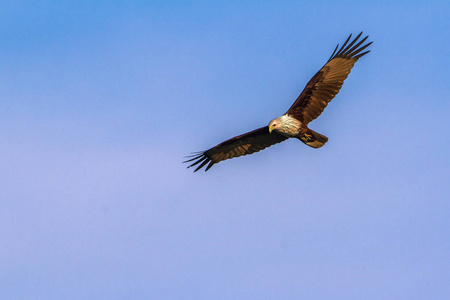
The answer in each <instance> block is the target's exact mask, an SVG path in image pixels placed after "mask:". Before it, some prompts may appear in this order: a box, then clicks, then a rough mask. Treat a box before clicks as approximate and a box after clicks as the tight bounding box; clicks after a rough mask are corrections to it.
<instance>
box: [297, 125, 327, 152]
mask: <svg viewBox="0 0 450 300" xmlns="http://www.w3.org/2000/svg"><path fill="white" fill-rule="evenodd" d="M297 138H298V139H299V140H300V141H302V142H303V143H305V144H306V145H308V146H310V147H313V148H320V147H322V146H323V145H325V143H326V142H327V141H328V138H327V137H326V136H324V135H322V134H320V133H318V132H315V131H314V130H311V129H309V128H305V130H302V131H301V133H300V134H299V135H298V136H297Z"/></svg>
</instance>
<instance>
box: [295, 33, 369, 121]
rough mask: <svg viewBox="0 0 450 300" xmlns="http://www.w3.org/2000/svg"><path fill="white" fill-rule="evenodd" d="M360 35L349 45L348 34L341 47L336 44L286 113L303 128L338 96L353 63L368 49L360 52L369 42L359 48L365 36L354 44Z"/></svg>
mask: <svg viewBox="0 0 450 300" xmlns="http://www.w3.org/2000/svg"><path fill="white" fill-rule="evenodd" d="M361 35H362V32H361V33H360V34H359V35H358V36H357V37H356V38H355V39H353V40H352V41H351V42H350V43H349V41H350V39H351V37H352V35H351V34H350V36H349V37H348V38H347V40H346V41H345V43H344V44H343V45H342V46H341V48H339V44H338V45H337V46H336V48H335V50H334V51H333V54H332V55H331V57H330V59H329V60H328V62H327V63H326V64H325V65H324V66H323V67H322V69H320V70H319V72H317V73H316V74H315V75H314V76H313V77H312V78H311V80H310V81H309V82H308V83H307V84H306V87H305V88H304V89H303V91H302V93H301V94H300V96H298V98H297V100H295V102H294V104H293V105H292V106H291V108H289V110H288V111H287V113H286V114H288V115H290V116H293V117H294V118H296V119H298V120H299V121H300V122H302V123H303V124H304V125H308V123H309V122H311V121H312V120H314V119H316V118H317V117H318V116H320V114H321V113H322V112H323V110H324V109H325V107H326V106H327V105H328V103H329V102H330V101H331V100H332V99H333V98H334V97H335V96H336V95H337V93H339V90H340V89H341V87H342V84H343V83H344V80H345V79H346V78H347V76H348V74H349V73H350V71H351V69H352V68H353V65H354V64H355V63H356V61H357V60H358V59H359V58H360V57H362V56H364V55H365V54H367V53H369V52H370V50H369V51H365V52H363V53H361V51H363V50H364V49H366V48H367V47H368V46H369V45H370V44H372V42H370V43H367V44H365V45H363V43H364V42H365V41H366V40H367V38H368V36H366V37H365V38H363V39H362V40H360V41H359V42H358V39H359V38H360V37H361ZM338 48H339V50H338ZM336 51H337V52H336ZM360 53H361V54H360Z"/></svg>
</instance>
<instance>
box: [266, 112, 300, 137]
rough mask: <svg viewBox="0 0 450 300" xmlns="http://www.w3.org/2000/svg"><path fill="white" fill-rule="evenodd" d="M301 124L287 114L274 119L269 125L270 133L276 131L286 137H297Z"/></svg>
mask: <svg viewBox="0 0 450 300" xmlns="http://www.w3.org/2000/svg"><path fill="white" fill-rule="evenodd" d="M300 127H301V123H300V121H298V120H297V119H295V118H293V117H291V116H289V115H287V114H285V115H282V116H281V117H278V118H276V119H273V120H272V121H270V123H269V132H270V133H272V131H274V130H275V131H276V132H278V133H281V134H282V135H285V136H289V137H292V136H296V135H297V134H298V132H299V130H300Z"/></svg>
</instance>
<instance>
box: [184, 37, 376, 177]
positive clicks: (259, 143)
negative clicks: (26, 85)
mask: <svg viewBox="0 0 450 300" xmlns="http://www.w3.org/2000/svg"><path fill="white" fill-rule="evenodd" d="M361 35H362V32H361V33H360V34H359V35H358V36H357V37H356V38H355V39H354V40H353V41H352V42H350V43H349V41H350V38H351V36H352V35H350V36H349V37H348V39H347V40H346V41H345V43H344V44H343V46H342V47H341V48H340V49H339V51H337V50H338V48H339V45H338V46H337V47H336V49H335V50H334V52H333V54H332V55H331V57H330V59H329V60H328V62H327V63H326V64H325V65H324V66H323V67H322V68H321V69H320V70H319V71H318V72H317V73H316V74H315V75H314V76H313V77H312V78H311V80H310V81H309V82H308V83H307V85H306V86H305V88H304V89H303V91H302V93H301V94H300V96H298V98H297V100H296V101H295V102H294V104H293V105H292V106H291V108H289V110H288V111H287V112H286V113H285V114H284V115H282V116H280V117H278V118H276V119H273V120H272V121H270V123H269V125H268V126H265V127H261V128H259V129H256V130H253V131H251V132H248V133H245V134H242V135H239V136H236V137H234V138H231V139H229V140H227V141H225V142H223V143H220V144H218V145H217V146H215V147H212V148H211V149H209V150H206V151H204V152H199V153H197V154H194V155H193V157H192V158H191V159H189V160H187V161H186V162H191V161H193V163H192V164H191V165H190V166H189V167H193V166H196V165H198V164H199V166H198V167H197V168H196V169H195V171H198V170H199V169H201V168H202V167H203V166H205V165H206V164H208V166H207V167H206V169H205V171H207V170H208V169H209V168H211V167H212V166H213V165H214V164H216V163H218V162H220V161H222V160H226V159H229V158H233V157H238V156H242V155H247V154H252V153H255V152H258V151H260V150H263V149H265V148H267V147H270V146H272V145H274V144H277V143H280V142H282V141H284V140H286V139H288V138H298V139H299V140H301V141H302V142H303V143H305V144H306V145H308V146H310V147H313V148H320V147H322V146H323V145H324V144H325V143H326V142H327V141H328V138H327V137H326V136H324V135H321V134H320V133H317V132H315V131H313V130H311V129H310V128H309V127H308V124H309V123H310V122H311V121H313V120H314V119H316V118H317V117H318V116H319V115H320V114H321V113H322V112H323V110H324V109H325V107H326V106H327V105H328V103H329V102H330V101H331V100H332V99H333V98H334V96H336V94H337V93H338V92H339V90H340V88H341V87H342V84H343V83H344V80H345V79H346V78H347V76H348V74H349V73H350V71H351V69H352V67H353V65H354V64H355V62H356V61H357V60H358V59H359V58H360V57H362V56H363V55H365V54H367V53H368V52H370V51H365V52H362V51H363V50H364V49H366V48H367V47H368V46H369V45H370V44H372V43H367V44H365V45H363V43H364V42H365V41H366V40H367V38H368V36H367V37H365V38H363V39H362V40H360V41H358V39H359V38H360V37H361ZM336 51H337V52H336ZM189 167H188V168H189ZM195 171H194V172H195Z"/></svg>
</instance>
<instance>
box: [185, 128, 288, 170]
mask: <svg viewBox="0 0 450 300" xmlns="http://www.w3.org/2000/svg"><path fill="white" fill-rule="evenodd" d="M286 139H287V137H285V136H284V135H281V134H279V133H277V132H274V131H272V133H270V132H269V127H267V126H265V127H261V128H259V129H256V130H253V131H250V132H247V133H244V134H242V135H239V136H236V137H234V138H231V139H229V140H226V141H225V142H223V143H220V144H219V145H217V146H215V147H212V148H211V149H209V150H206V151H204V152H199V153H196V154H194V155H192V156H191V157H192V158H191V159H189V160H187V161H185V163H186V162H192V161H193V163H192V164H191V165H189V167H188V168H190V167H193V166H195V165H198V164H200V165H199V166H198V167H197V168H196V169H195V171H194V172H197V171H198V170H200V169H201V168H203V167H204V166H205V165H206V164H207V163H209V164H208V166H207V167H206V169H205V171H208V170H209V168H211V167H212V166H213V165H214V164H216V163H218V162H220V161H222V160H226V159H229V158H233V157H239V156H242V155H247V154H252V153H255V152H258V151H260V150H263V149H265V148H267V147H270V146H272V145H275V144H277V143H280V142H282V141H284V140H286Z"/></svg>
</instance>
